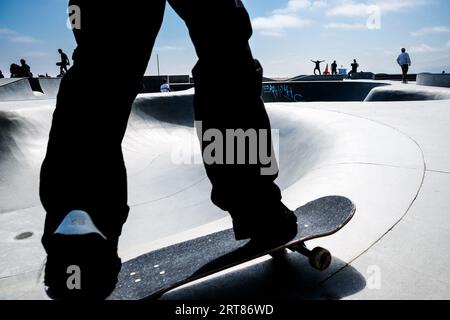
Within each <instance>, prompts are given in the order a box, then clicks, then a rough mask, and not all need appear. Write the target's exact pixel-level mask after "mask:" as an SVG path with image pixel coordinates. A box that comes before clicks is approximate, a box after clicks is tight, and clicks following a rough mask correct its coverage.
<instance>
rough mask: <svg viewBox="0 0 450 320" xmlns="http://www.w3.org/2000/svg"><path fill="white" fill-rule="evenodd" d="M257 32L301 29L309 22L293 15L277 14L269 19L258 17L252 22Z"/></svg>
mask: <svg viewBox="0 0 450 320" xmlns="http://www.w3.org/2000/svg"><path fill="white" fill-rule="evenodd" d="M252 24H253V28H254V29H255V30H265V31H267V30H269V31H271V30H272V31H273V30H275V31H282V30H285V29H289V28H299V27H303V26H305V25H307V24H309V21H308V20H303V19H301V18H299V17H296V16H292V15H283V14H275V15H272V16H269V17H258V18H255V19H253V20H252Z"/></svg>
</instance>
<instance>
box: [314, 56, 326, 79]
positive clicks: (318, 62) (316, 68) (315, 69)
mask: <svg viewBox="0 0 450 320" xmlns="http://www.w3.org/2000/svg"><path fill="white" fill-rule="evenodd" d="M311 62H312V63H315V64H316V67H315V68H314V75H315V76H317V74H316V71H319V75H322V71H320V64H321V63H322V62H325V60H322V61H319V60H317V61H314V60H311Z"/></svg>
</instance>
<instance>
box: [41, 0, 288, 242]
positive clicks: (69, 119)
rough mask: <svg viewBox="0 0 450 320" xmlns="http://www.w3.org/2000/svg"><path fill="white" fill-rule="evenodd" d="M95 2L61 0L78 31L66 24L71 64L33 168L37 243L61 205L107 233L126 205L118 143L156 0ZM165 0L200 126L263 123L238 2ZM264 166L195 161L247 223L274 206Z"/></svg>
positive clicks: (159, 4)
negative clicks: (188, 51)
mask: <svg viewBox="0 0 450 320" xmlns="http://www.w3.org/2000/svg"><path fill="white" fill-rule="evenodd" d="M99 2H100V1H92V0H72V1H71V2H70V4H71V5H78V6H79V7H80V9H81V29H77V30H75V31H74V33H75V38H76V41H77V45H78V46H77V49H76V50H75V53H74V65H73V67H72V68H71V69H69V71H68V72H67V74H66V75H65V76H64V78H63V79H62V81H61V87H60V90H59V94H58V97H57V106H56V110H55V112H54V115H53V123H52V128H51V132H50V140H49V143H48V148H47V154H46V157H45V160H44V163H43V165H42V169H41V184H40V196H41V201H42V204H43V205H44V207H45V209H46V211H47V217H46V224H45V232H44V237H43V242H44V245H45V240H46V238H47V237H48V236H49V235H50V234H51V233H53V232H54V230H55V229H56V228H57V226H58V225H59V224H60V222H61V221H62V219H63V217H64V216H65V215H66V214H67V213H68V212H69V211H71V210H74V209H79V210H85V211H87V212H88V213H89V214H90V215H91V216H92V218H93V220H94V223H96V225H97V226H98V227H99V228H100V230H102V232H103V233H105V234H106V235H107V236H108V235H110V236H118V235H120V232H121V228H122V225H123V223H124V222H125V221H126V219H127V215H128V211H129V207H128V205H127V177H126V169H125V165H124V160H123V156H122V149H121V142H122V139H123V137H124V134H125V130H126V127H127V121H128V117H129V114H130V111H131V106H132V103H133V101H134V99H135V97H136V95H137V93H138V91H139V88H140V82H141V80H142V77H143V74H144V72H145V70H146V68H147V63H148V61H149V58H150V55H151V51H152V48H153V45H154V41H155V38H156V36H157V33H158V31H159V29H160V26H161V22H162V18H163V13H164V8H165V0H145V1H143V0H128V1H118V2H108V3H107V4H103V5H102V4H100V3H99ZM169 3H170V4H171V6H172V7H173V8H174V9H175V11H176V12H177V13H178V14H179V15H180V16H181V18H182V19H183V20H184V21H185V23H186V25H187V27H188V29H189V33H190V36H191V38H192V41H193V43H194V46H195V49H196V53H197V55H198V57H199V61H198V63H197V64H196V66H195V67H194V69H193V76H194V79H195V99H194V107H195V117H196V120H197V121H202V127H203V131H205V130H208V129H210V128H215V129H218V130H220V131H222V132H224V131H225V129H226V128H228V129H237V128H242V129H244V130H246V129H249V128H253V129H266V130H270V123H269V119H268V116H267V113H266V110H265V107H264V104H263V102H262V100H261V98H260V96H261V81H262V70H261V69H260V68H258V64H257V63H256V61H255V60H254V59H253V57H252V53H251V51H250V49H249V45H248V39H249V38H250V36H251V34H252V30H251V25H250V19H249V16H248V14H247V12H246V10H245V8H244V7H243V5H242V3H241V2H240V1H239V0H214V1H211V0H170V1H169ZM99 61H102V64H103V65H106V66H109V68H107V69H104V70H103V71H102V75H101V79H99V77H98V75H97V74H95V71H96V70H97V65H98V62H99ZM118 70H119V71H120V72H119V73H120V75H121V76H120V78H118V77H117V76H116V73H117V72H118ZM225 74H226V75H230V76H232V77H233V79H238V81H239V83H240V84H239V86H236V87H235V88H234V89H233V91H232V92H231V91H226V90H224V88H225V87H226V86H225V84H224V83H220V82H218V81H217V79H218V78H220V77H223V76H224V75H225ZM268 143H269V144H270V145H271V141H269V142H268ZM206 146H207V143H203V147H206ZM264 166H266V165H263V164H262V163H261V162H260V161H258V163H256V164H248V165H218V164H213V165H209V164H208V165H207V164H205V167H206V171H207V174H208V177H209V179H210V181H211V183H212V185H213V191H212V195H211V198H212V201H213V202H214V203H215V204H216V205H217V206H219V207H220V208H222V209H223V210H226V211H228V212H229V213H230V214H231V215H232V217H233V219H234V220H235V222H236V221H238V222H239V221H243V222H248V221H254V222H255V227H256V224H257V221H260V220H261V219H262V218H264V217H266V216H267V217H269V216H270V215H271V214H274V213H275V211H273V210H272V209H271V208H278V207H279V205H280V202H281V193H280V190H279V188H278V187H277V185H276V184H275V183H274V180H275V178H276V177H277V172H274V173H273V174H270V175H262V174H261V168H262V167H264ZM257 218H258V219H257Z"/></svg>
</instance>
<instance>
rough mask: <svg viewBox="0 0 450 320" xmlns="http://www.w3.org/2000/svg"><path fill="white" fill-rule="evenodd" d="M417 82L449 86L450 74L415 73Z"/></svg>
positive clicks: (435, 85) (423, 84)
mask: <svg viewBox="0 0 450 320" xmlns="http://www.w3.org/2000/svg"><path fill="white" fill-rule="evenodd" d="M417 84H419V85H422V86H434V87H447V88H450V74H447V73H445V74H442V73H439V74H433V73H420V74H418V75H417Z"/></svg>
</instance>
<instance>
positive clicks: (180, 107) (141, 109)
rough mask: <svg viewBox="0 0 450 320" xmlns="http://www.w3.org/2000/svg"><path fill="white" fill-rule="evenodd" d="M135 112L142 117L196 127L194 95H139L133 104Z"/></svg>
mask: <svg viewBox="0 0 450 320" xmlns="http://www.w3.org/2000/svg"><path fill="white" fill-rule="evenodd" d="M133 112H135V113H136V114H137V115H138V116H140V117H142V118H146V117H151V118H154V119H156V120H158V121H160V122H166V123H170V124H175V125H180V126H185V127H194V95H193V93H192V94H185V95H173V96H171V95H167V96H159V97H155V96H153V97H149V96H147V97H146V98H143V99H140V98H139V97H138V98H137V99H136V101H135V102H134V104H133Z"/></svg>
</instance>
